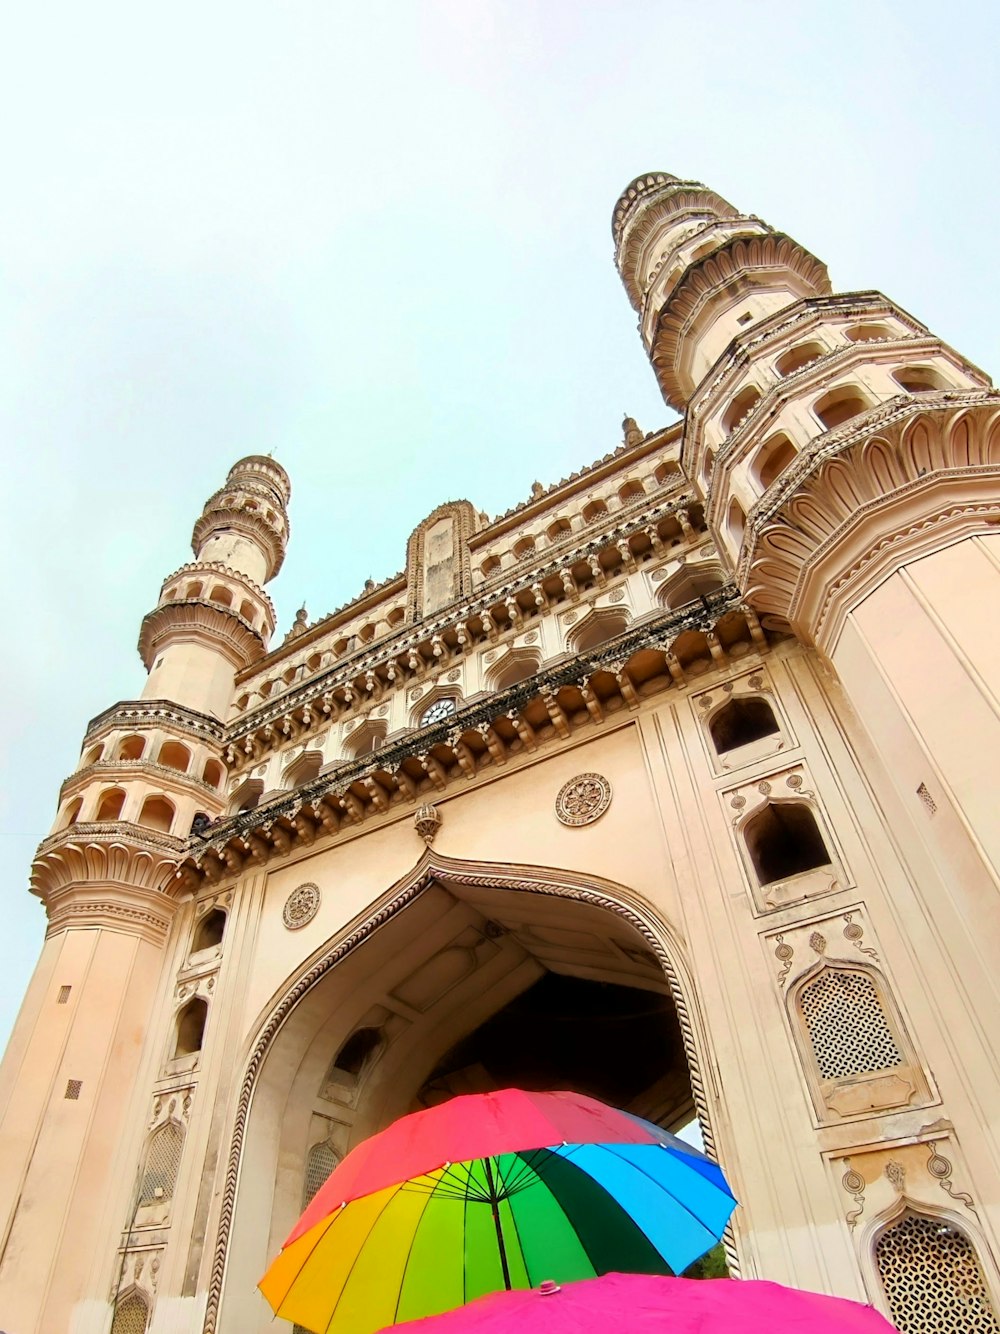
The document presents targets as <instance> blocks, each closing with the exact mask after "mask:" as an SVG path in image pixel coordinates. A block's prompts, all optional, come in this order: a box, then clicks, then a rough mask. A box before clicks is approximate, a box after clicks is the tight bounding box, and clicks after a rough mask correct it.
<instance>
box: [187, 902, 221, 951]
mask: <svg viewBox="0 0 1000 1334" xmlns="http://www.w3.org/2000/svg"><path fill="white" fill-rule="evenodd" d="M225 929H226V914H225V912H224V910H223V909H222V908H212V909H211V910H210V911H209V912H207V913H206V914H205V916H204V917H203V918H202V919H201V921H200V922H199V923H198V926H197V928H196V929H195V933H194V940H193V941H192V942H191V950H192V952H193V953H195V954H197V952H198V951H199V950H211V949H214V948H215V947H216V945H221V944H222V936H223V932H224V931H225Z"/></svg>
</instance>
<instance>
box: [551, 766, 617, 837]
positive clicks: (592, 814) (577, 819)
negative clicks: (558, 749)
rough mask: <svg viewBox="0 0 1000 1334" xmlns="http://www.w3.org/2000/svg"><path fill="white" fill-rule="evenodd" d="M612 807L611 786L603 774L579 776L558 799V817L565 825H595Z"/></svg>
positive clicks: (560, 791) (562, 790)
mask: <svg viewBox="0 0 1000 1334" xmlns="http://www.w3.org/2000/svg"><path fill="white" fill-rule="evenodd" d="M610 805H611V784H610V783H609V782H608V780H607V779H606V778H605V777H604V775H603V774H594V773H590V774H577V776H576V778H571V779H570V780H569V782H568V783H564V784H563V786H562V787H561V788H560V790H559V794H558V796H557V797H556V817H557V819H559V820H560V822H561V823H562V824H565V825H585V824H593V823H594V821H595V820H599V819H600V818H601V816H602V815H603V814H604V812H605V811H606V810H607V809H608V807H609V806H610Z"/></svg>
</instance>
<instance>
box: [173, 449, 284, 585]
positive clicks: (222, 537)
mask: <svg viewBox="0 0 1000 1334" xmlns="http://www.w3.org/2000/svg"><path fill="white" fill-rule="evenodd" d="M291 494H292V484H291V482H290V481H289V480H288V474H287V473H286V472H285V470H284V468H283V467H282V466H281V464H280V463H277V462H275V460H274V459H272V458H269V457H265V456H264V455H261V454H251V455H249V456H248V457H247V458H245V459H240V461H239V462H238V463H235V464H234V465H233V466H232V467H231V468H230V469H229V475H228V476H227V477H226V483H225V486H223V487H221V488H220V489H219V490H218V491H216V492H215V494H214V495H213V496H210V497H209V499H208V500H207V501H206V502H205V508H204V510H203V511H202V514H201V517H200V518H199V519H198V522H197V523H196V524H195V526H194V532H193V533H192V535H191V547H192V550H193V551H194V554H195V556H196V557H197V559H198V560H199V561H221V562H222V563H223V564H224V565H227V566H229V567H230V568H231V569H237V570H240V571H242V572H243V573H244V574H247V575H249V576H250V578H251V579H254V580H256V581H257V582H258V583H261V584H265V583H267V582H268V581H269V580H271V579H273V578H274V576H275V575H276V574H277V573H278V571H279V570H280V569H281V564H282V561H283V560H284V559H285V549H286V547H287V545H288V510H287V506H288V502H289V500H290V499H291Z"/></svg>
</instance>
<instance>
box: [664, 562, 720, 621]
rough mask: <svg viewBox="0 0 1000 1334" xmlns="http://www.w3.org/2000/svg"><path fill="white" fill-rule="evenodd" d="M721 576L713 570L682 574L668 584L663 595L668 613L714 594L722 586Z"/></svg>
mask: <svg viewBox="0 0 1000 1334" xmlns="http://www.w3.org/2000/svg"><path fill="white" fill-rule="evenodd" d="M723 582H724V580H723V578H722V576H721V575H720V574H719V573H718V572H717V571H715V570H699V571H696V572H693V573H690V574H683V575H681V577H680V578H679V579H677V580H675V581H674V582H673V583H671V584H668V586H667V588H666V590H665V591H664V594H663V601H664V603H665V604H666V606H667V607H668V608H669V610H670V611H679V610H680V608H681V607H686V606H688V604H689V603H691V602H695V601H697V599H698V598H705V597H708V596H709V594H710V593H716V592H718V590H719V589H720V588H721V587H722V585H723Z"/></svg>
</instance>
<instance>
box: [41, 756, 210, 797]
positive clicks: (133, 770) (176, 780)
mask: <svg viewBox="0 0 1000 1334" xmlns="http://www.w3.org/2000/svg"><path fill="white" fill-rule="evenodd" d="M137 775H143V776H147V775H148V777H149V778H151V779H157V780H158V781H159V783H160V785H161V786H162V787H163V788H174V787H180V788H185V789H189V790H194V791H195V792H200V793H202V794H204V795H205V796H208V797H214V798H215V799H216V800H218V799H219V797H220V793H219V789H218V787H217V786H216V785H215V784H214V783H207V782H206V781H205V780H204V778H199V777H198V776H197V775H196V774H193V773H185V772H184V770H182V769H173V768H171V767H170V765H167V764H157V763H156V761H155V760H145V759H139V760H111V759H100V760H96V761H95V762H94V763H93V764H87V765H84V767H83V768H82V769H76V770H74V772H73V773H71V774H70V775H69V777H68V778H66V779H64V780H63V784H62V786H61V787H60V789H59V801H60V802H62V801H64V800H65V799H66V798H67V797H69V796H72V795H73V794H74V793H75V792H76V791H77V790H78V789H80V788H84V787H87V786H88V784H90V783H92V782H94V781H95V780H98V781H105V780H106V781H108V782H111V783H116V782H119V781H121V780H122V779H126V778H131V777H135V776H137Z"/></svg>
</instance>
